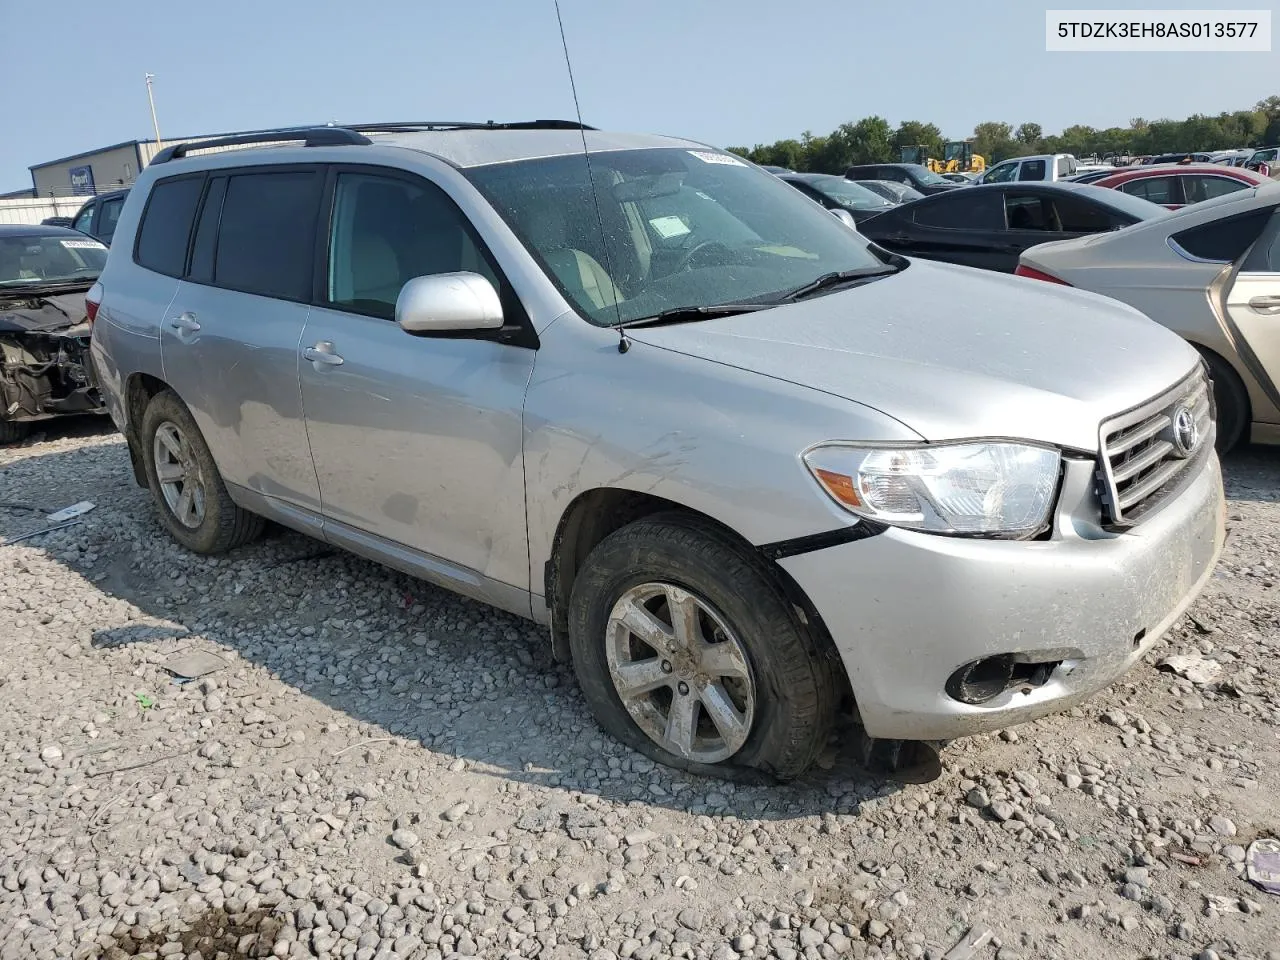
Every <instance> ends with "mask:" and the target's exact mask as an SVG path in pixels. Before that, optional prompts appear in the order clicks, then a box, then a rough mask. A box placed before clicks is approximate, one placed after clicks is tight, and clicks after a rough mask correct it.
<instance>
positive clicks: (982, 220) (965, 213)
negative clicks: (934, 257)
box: [914, 190, 1004, 230]
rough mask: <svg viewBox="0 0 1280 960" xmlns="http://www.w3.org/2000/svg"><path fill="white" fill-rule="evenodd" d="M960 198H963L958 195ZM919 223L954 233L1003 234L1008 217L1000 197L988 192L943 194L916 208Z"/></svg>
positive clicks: (916, 219) (916, 220)
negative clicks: (993, 232)
mask: <svg viewBox="0 0 1280 960" xmlns="http://www.w3.org/2000/svg"><path fill="white" fill-rule="evenodd" d="M957 194H959V195H957ZM914 215H915V222H916V223H918V224H920V225H921V226H925V227H938V228H942V229H951V230H1002V229H1003V228H1004V215H1003V212H1002V211H1001V209H1000V197H999V196H997V195H996V194H993V193H988V192H987V191H985V190H981V191H975V192H974V193H970V194H967V195H966V194H965V193H963V192H961V191H956V192H954V193H943V194H939V195H938V196H937V198H936V199H932V200H926V201H922V202H921V203H920V204H919V205H918V206H916V207H915V208H914Z"/></svg>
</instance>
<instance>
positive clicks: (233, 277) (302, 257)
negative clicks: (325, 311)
mask: <svg viewBox="0 0 1280 960" xmlns="http://www.w3.org/2000/svg"><path fill="white" fill-rule="evenodd" d="M320 186H321V177H320V174H319V172H318V171H313V170H288V171H272V172H270V173H238V174H233V175H232V176H231V177H229V178H228V180H227V188H226V197H225V198H224V199H223V202H222V220H221V222H220V224H219V228H218V240H217V250H216V252H215V253H214V258H213V260H214V263H213V282H214V283H215V284H217V285H218V286H220V287H228V288H230V289H232V290H241V291H243V292H245V293H256V294H259V295H261V296H264V297H278V298H280V299H282V300H309V299H310V298H311V265H312V261H313V259H314V254H315V225H316V216H317V214H318V212H319V209H320Z"/></svg>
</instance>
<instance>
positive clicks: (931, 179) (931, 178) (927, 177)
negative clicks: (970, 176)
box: [913, 165, 951, 184]
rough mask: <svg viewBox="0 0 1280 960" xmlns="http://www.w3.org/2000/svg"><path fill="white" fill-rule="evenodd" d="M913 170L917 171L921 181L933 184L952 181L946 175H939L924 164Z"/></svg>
mask: <svg viewBox="0 0 1280 960" xmlns="http://www.w3.org/2000/svg"><path fill="white" fill-rule="evenodd" d="M913 172H914V173H915V178H916V180H918V181H919V182H920V183H929V184H933V183H950V182H951V181H950V180H948V179H947V178H946V177H940V176H938V175H937V174H936V173H934V172H933V171H932V170H930V169H929V168H928V167H926V166H924V165H921V166H920V169H919V170H915V171H913Z"/></svg>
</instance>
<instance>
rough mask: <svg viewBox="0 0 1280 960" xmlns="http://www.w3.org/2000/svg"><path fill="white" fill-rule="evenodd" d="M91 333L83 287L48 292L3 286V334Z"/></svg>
mask: <svg viewBox="0 0 1280 960" xmlns="http://www.w3.org/2000/svg"><path fill="white" fill-rule="evenodd" d="M85 289H88V288H87V287H86V288H85ZM88 332H89V323H88V318H87V317H86V316H85V312H84V290H82V289H75V290H72V291H68V292H65V293H63V292H59V293H49V294H44V295H40V294H34V295H33V294H30V293H26V292H21V293H20V292H18V291H16V290H3V289H0V333H59V334H67V335H70V336H80V335H82V334H88Z"/></svg>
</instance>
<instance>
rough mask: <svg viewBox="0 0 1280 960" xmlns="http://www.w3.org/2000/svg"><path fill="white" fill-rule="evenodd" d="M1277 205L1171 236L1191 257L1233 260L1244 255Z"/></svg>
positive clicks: (1226, 261) (1223, 260)
mask: <svg viewBox="0 0 1280 960" xmlns="http://www.w3.org/2000/svg"><path fill="white" fill-rule="evenodd" d="M1274 210H1275V208H1274V207H1271V208H1268V209H1266V210H1254V211H1251V212H1250V213H1246V214H1243V215H1240V216H1235V217H1227V218H1224V219H1222V220H1213V221H1211V222H1209V223H1204V224H1201V225H1200V226H1198V227H1192V228H1191V229H1190V230H1183V231H1182V232H1181V233H1175V234H1174V235H1173V236H1172V237H1170V238H1169V239H1170V240H1172V241H1173V242H1174V243H1176V244H1177V245H1178V246H1179V247H1181V248H1182V249H1183V250H1185V251H1186V252H1187V253H1188V254H1189V255H1190V256H1192V257H1197V258H1198V259H1200V260H1212V261H1214V262H1215V263H1230V262H1231V261H1233V260H1236V259H1238V258H1239V257H1241V256H1243V255H1244V252H1245V251H1246V250H1248V249H1249V246H1250V245H1251V244H1252V243H1253V241H1255V240H1257V239H1258V234H1259V232H1260V231H1261V230H1262V228H1263V227H1264V226H1265V225H1266V223H1267V220H1268V219H1269V218H1270V217H1271V215H1272V212H1273V211H1274Z"/></svg>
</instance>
